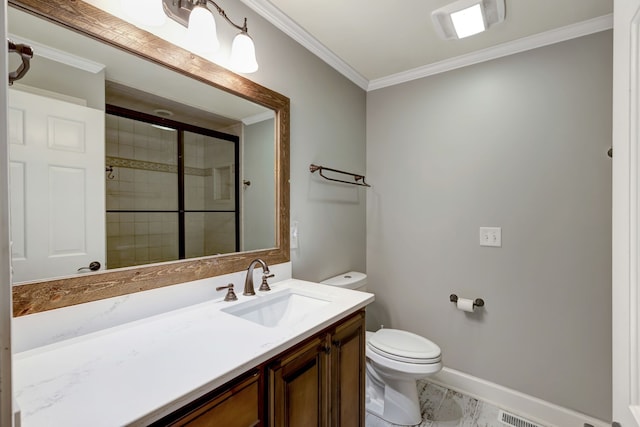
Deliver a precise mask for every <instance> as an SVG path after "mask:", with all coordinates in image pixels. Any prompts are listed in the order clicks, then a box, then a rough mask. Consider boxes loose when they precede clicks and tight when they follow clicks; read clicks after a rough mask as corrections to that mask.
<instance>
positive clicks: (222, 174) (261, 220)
mask: <svg viewBox="0 0 640 427" xmlns="http://www.w3.org/2000/svg"><path fill="white" fill-rule="evenodd" d="M9 5H10V6H11V7H10V8H9V16H8V27H9V36H10V38H13V39H14V40H13V41H14V42H24V43H27V44H31V45H33V46H32V47H33V48H34V51H35V57H34V59H33V60H32V64H31V70H30V72H29V73H28V74H27V76H26V77H25V78H24V79H23V80H20V81H18V82H16V84H15V85H14V87H12V88H11V90H10V94H9V98H10V99H9V106H10V110H9V122H10V129H9V131H10V141H9V142H10V160H11V172H10V173H11V186H12V188H11V190H12V200H11V201H12V204H11V206H12V207H11V209H12V211H11V213H12V240H13V249H12V255H13V259H12V262H13V266H14V291H13V298H14V315H15V316H21V315H25V314H31V313H36V312H39V311H45V310H50V309H54V308H60V307H65V306H69V305H74V304H80V303H85V302H90V301H94V300H98V299H103V298H109V297H114V296H119V295H125V294H128V293H132V292H139V291H144V290H149V289H154V288H158V287H161V286H167V285H173V284H178V283H182V282H186V281H191V280H198V279H202V278H206V277H211V276H216V275H221V274H226V273H231V272H235V271H240V270H242V269H245V268H246V267H247V266H248V264H249V262H250V261H251V260H252V259H254V258H262V259H264V260H265V261H266V262H267V263H270V264H274V263H281V262H286V261H288V260H289V100H288V98H286V97H284V96H282V95H280V94H278V93H276V92H274V91H271V90H269V89H267V88H264V87H262V86H260V85H258V84H256V83H253V82H251V81H250V80H248V79H246V78H244V77H242V76H239V75H237V74H234V73H232V72H230V71H227V70H226V69H224V68H222V67H219V66H217V65H215V64H213V63H212V62H209V61H206V60H204V59H202V58H200V57H198V56H195V55H193V54H192V53H190V52H188V51H186V50H184V49H182V48H180V47H178V46H175V45H173V44H171V43H169V42H167V41H164V40H162V39H160V38H158V37H156V36H154V35H152V34H150V33H148V32H146V31H143V30H141V29H139V28H137V27H136V26H134V25H132V24H129V23H127V22H125V21H123V20H121V19H118V18H116V17H114V16H113V15H110V14H109V13H107V12H105V11H103V10H101V9H98V8H96V7H94V6H92V5H90V4H88V3H86V2H82V1H75V2H67V1H64V0H47V1H42V0H38V1H35V0H27V1H13V0H11V1H9ZM10 60H11V61H16V60H17V58H11V57H10ZM14 65H15V64H11V63H10V67H13V66H14ZM38 138H41V139H42V140H43V142H42V144H43V147H44V148H42V147H40V148H39V147H35V148H34V147H33V146H34V145H38V144H34V143H33V141H34V140H37V139H38ZM52 141H53V142H52ZM26 142H28V143H26ZM38 150H44V151H38ZM96 262H97V263H99V264H100V266H99V267H97V263H96ZM92 263H93V264H92ZM89 267H91V268H89ZM95 268H99V270H98V271H91V269H95Z"/></svg>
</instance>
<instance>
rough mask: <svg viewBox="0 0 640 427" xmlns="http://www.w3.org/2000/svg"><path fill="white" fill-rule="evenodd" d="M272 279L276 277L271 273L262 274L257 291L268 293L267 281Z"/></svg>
mask: <svg viewBox="0 0 640 427" xmlns="http://www.w3.org/2000/svg"><path fill="white" fill-rule="evenodd" d="M272 277H276V275H275V274H273V273H271V274H263V275H262V283H261V284H260V289H258V290H259V291H263V292H264V291H270V290H271V288H270V287H269V284H268V283H267V279H270V278H272Z"/></svg>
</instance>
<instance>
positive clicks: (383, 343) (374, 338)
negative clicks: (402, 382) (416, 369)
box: [367, 329, 441, 364]
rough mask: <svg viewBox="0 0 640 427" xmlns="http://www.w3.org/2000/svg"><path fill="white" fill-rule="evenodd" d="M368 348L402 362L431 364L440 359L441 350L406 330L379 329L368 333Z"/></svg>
mask: <svg viewBox="0 0 640 427" xmlns="http://www.w3.org/2000/svg"><path fill="white" fill-rule="evenodd" d="M367 345H368V347H369V349H370V350H371V351H373V352H375V353H377V354H379V355H380V356H383V357H386V358H389V359H391V360H395V361H398V362H404V363H416V364H433V363H439V362H440V360H441V351H440V347H438V346H437V345H436V344H434V343H433V342H431V341H429V340H428V339H426V338H424V337H421V336H420V335H416V334H413V333H411V332H408V331H401V330H398V329H380V330H379V331H378V332H376V333H373V334H368V336H367Z"/></svg>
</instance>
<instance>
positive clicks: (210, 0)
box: [199, 0, 247, 33]
mask: <svg viewBox="0 0 640 427" xmlns="http://www.w3.org/2000/svg"><path fill="white" fill-rule="evenodd" d="M207 3H211V4H212V5H213V7H215V8H216V10H217V11H218V14H220V16H222V17H223V18H224V19H225V20H226V21H227V22H228V23H229V24H231V25H233V26H234V27H236V28H237V29H239V30H240V31H242V32H243V33H246V32H247V18H244V23H243V24H242V26H240V25H238V24H235V23H234V22H233V21H232V20H231V19H229V17H228V16H227V14H226V13H225V11H224V9H223V8H221V7H220V6H218V4H217V3H216V2H214V1H213V0H199V4H202V5H203V6H206V4H207Z"/></svg>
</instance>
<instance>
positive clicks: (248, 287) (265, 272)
mask: <svg viewBox="0 0 640 427" xmlns="http://www.w3.org/2000/svg"><path fill="white" fill-rule="evenodd" d="M256 264H260V266H261V267H262V285H260V289H259V290H260V291H270V290H271V289H269V284H268V283H267V279H268V278H270V277H273V276H274V275H273V274H271V272H270V271H269V266H267V263H266V262H264V261H263V260H261V259H260V258H256V259H254V260H253V261H251V264H249V268H248V269H247V278H246V279H245V280H244V292H243V293H242V295H255V294H256V291H255V290H254V289H253V267H255V265H256Z"/></svg>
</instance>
